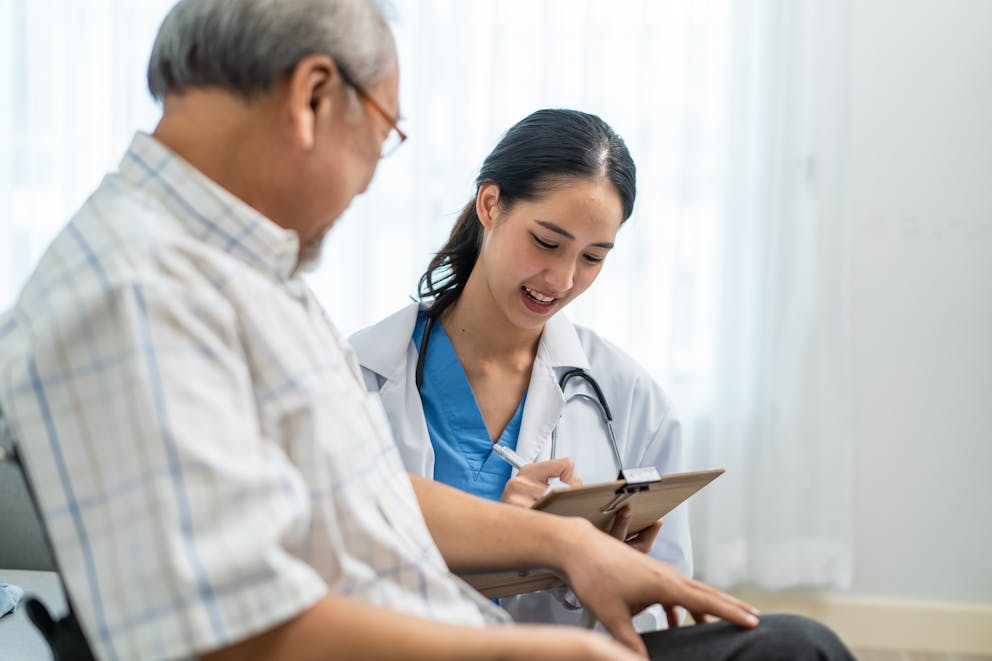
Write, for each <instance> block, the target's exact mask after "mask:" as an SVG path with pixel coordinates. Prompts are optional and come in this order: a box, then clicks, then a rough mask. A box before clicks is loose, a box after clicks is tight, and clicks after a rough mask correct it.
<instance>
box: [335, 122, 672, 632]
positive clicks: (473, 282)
mask: <svg viewBox="0 0 992 661" xmlns="http://www.w3.org/2000/svg"><path fill="white" fill-rule="evenodd" d="M476 187H477V190H476V195H475V197H474V199H472V200H471V201H470V202H469V203H468V205H467V206H466V207H465V209H464V211H463V212H462V213H461V215H460V217H459V218H458V221H457V223H456V224H455V227H454V229H453V230H452V232H451V236H450V238H449V240H448V242H447V244H446V245H445V246H444V247H443V248H442V249H441V251H440V252H438V253H437V255H436V256H435V258H434V259H433V260H432V261H431V263H430V265H429V266H428V268H427V271H426V272H425V273H424V275H423V277H422V278H421V280H420V295H421V301H429V303H425V302H421V303H419V304H412V305H410V306H409V307H407V308H405V309H403V310H400V311H399V312H397V313H395V314H393V315H392V316H390V317H388V318H387V319H385V320H383V321H381V322H379V323H378V324H376V325H374V326H371V327H369V328H366V329H364V330H362V331H360V332H358V333H357V334H356V335H354V336H353V337H352V338H351V342H352V344H353V346H354V348H355V351H356V352H357V354H358V358H359V362H360V363H361V366H362V372H363V375H364V378H365V382H366V385H367V387H368V388H369V390H370V391H373V392H378V393H379V396H380V399H381V401H382V404H383V406H384V408H385V410H386V413H387V415H388V417H389V421H390V423H391V425H392V428H393V432H394V436H395V438H396V442H397V444H398V445H399V449H400V454H401V455H402V457H403V461H404V463H405V464H406V468H407V469H408V470H409V471H411V472H412V473H415V474H417V475H421V476H425V477H431V478H434V479H437V480H441V481H443V482H446V483H448V484H451V485H453V486H456V487H459V488H461V489H463V490H466V491H469V492H472V493H475V494H477V495H480V496H484V497H488V498H491V499H494V500H498V499H502V500H504V501H506V502H510V503H515V504H519V505H523V506H530V505H531V504H532V503H533V502H534V501H535V500H536V499H537V498H539V497H540V496H541V495H542V494H543V493H544V491H545V489H546V488H547V481H548V479H549V478H551V477H559V478H560V479H561V480H562V481H564V482H566V483H568V484H571V485H575V484H578V483H579V482H580V480H581V481H584V482H586V483H592V482H602V481H609V480H615V479H616V478H617V474H618V472H619V470H620V466H618V465H617V464H618V462H617V459H619V462H620V463H622V465H623V467H624V468H633V467H641V466H654V467H656V468H657V469H658V472H659V473H661V474H664V473H670V472H677V471H680V470H682V468H683V463H682V436H681V428H680V425H679V422H678V420H677V419H676V418H675V416H674V413H673V412H672V408H671V404H670V403H669V400H668V398H667V397H666V396H665V393H664V392H663V391H662V390H661V388H660V387H659V386H658V385H657V384H656V383H655V382H654V381H653V380H652V379H651V377H650V376H649V375H648V374H647V372H646V371H645V370H643V369H642V368H641V367H639V366H638V365H637V364H636V363H635V362H634V361H633V360H632V359H631V358H630V357H629V356H628V355H627V354H625V353H624V352H623V351H621V350H620V349H618V348H617V347H616V346H614V345H612V344H610V343H609V342H607V341H606V340H604V339H603V338H601V337H599V336H598V335H597V334H596V333H594V332H593V331H591V330H589V329H587V328H584V327H582V326H578V325H576V324H573V323H572V322H571V321H569V320H568V318H567V317H566V316H565V315H564V314H560V313H561V310H562V309H563V308H564V307H565V306H566V305H568V304H569V303H570V302H571V301H572V300H573V299H575V297H577V296H579V295H580V294H581V293H582V292H583V291H585V289H586V288H587V287H589V286H590V285H591V284H592V283H593V281H594V280H595V279H596V276H597V275H598V274H599V272H600V269H601V268H602V267H603V262H604V260H605V259H606V257H607V255H608V254H609V252H610V249H611V248H612V247H613V244H614V241H615V238H616V234H617V230H618V229H619V228H620V225H622V224H623V222H624V221H626V220H627V218H629V217H630V214H631V211H632V209H633V205H634V196H635V168H634V163H633V161H632V159H631V157H630V153H629V152H628V151H627V147H626V146H625V144H624V142H623V140H621V138H620V137H619V136H618V135H617V134H616V133H614V132H613V130H612V129H611V128H610V127H609V126H608V125H607V124H606V123H605V122H603V121H602V120H601V119H600V118H598V117H596V116H594V115H590V114H586V113H582V112H577V111H574V110H540V111H537V112H535V113H533V114H531V115H530V116H528V117H526V118H525V119H523V120H522V121H520V122H519V123H517V124H516V125H515V126H513V127H512V128H511V129H510V130H509V131H507V133H506V134H505V135H504V136H503V138H502V139H501V140H500V142H499V144H498V145H496V148H495V149H494V150H493V152H492V153H491V154H489V156H488V157H487V158H486V160H485V162H484V163H483V165H482V169H481V171H480V173H479V176H478V178H477V179H476ZM573 370H582V371H583V374H582V375H580V376H578V377H573V378H570V379H569V380H568V381H567V383H566V384H565V386H564V389H563V388H562V386H561V385H560V383H561V380H562V377H563V376H564V375H565V374H566V373H568V372H570V371H573ZM585 376H589V377H591V379H586V378H585ZM593 383H596V384H598V386H599V388H600V390H601V391H602V400H603V403H604V404H605V405H606V406H607V407H608V408H609V410H610V411H611V412H612V415H613V429H614V432H615V437H616V440H615V443H613V442H612V441H611V436H610V434H609V433H608V429H607V427H606V425H605V419H604V416H603V411H602V410H601V408H600V404H599V401H600V399H599V398H597V393H596V391H595V386H594V385H593ZM494 444H500V445H504V446H508V447H509V448H511V449H514V450H515V451H516V453H517V454H518V455H521V456H522V457H523V458H524V459H525V460H527V461H529V462H535V463H532V464H529V465H527V466H525V467H524V468H523V469H521V470H520V471H519V472H518V471H515V470H514V469H513V468H512V467H511V466H510V465H509V464H508V463H507V462H506V461H505V460H504V459H503V458H502V457H501V456H499V455H498V454H497V453H496V452H494V451H493V445H494ZM552 446H554V448H553V447H552ZM617 455H619V456H617ZM623 514H624V516H619V517H618V518H617V520H616V522H615V523H614V526H613V530H612V531H611V533H612V534H614V535H615V536H617V537H619V538H621V539H627V541H628V543H629V544H632V545H634V546H635V547H637V548H639V549H641V550H642V551H644V552H649V553H650V554H651V555H652V556H655V557H656V558H658V559H660V560H663V561H665V562H668V563H670V564H672V565H674V566H675V567H677V568H678V569H679V570H680V571H682V572H683V573H684V574H686V575H690V574H691V571H692V551H691V545H690V541H689V529H688V522H687V517H686V512H685V509H684V507H679V508H677V509H676V510H674V511H673V512H671V513H670V514H669V515H668V516H666V517H665V521H664V525H663V526H662V525H661V522H660V521H659V522H658V523H656V524H655V525H654V526H652V527H649V528H648V529H646V530H645V531H644V532H642V533H641V534H640V535H636V536H634V537H633V538H627V530H626V524H627V521H628V520H629V518H628V517H627V516H626V515H627V514H628V513H627V512H626V511H624V512H623ZM563 592H564V591H558V592H557V593H555V594H552V593H551V592H547V591H546V592H538V593H533V594H527V595H521V596H518V597H511V598H509V599H503V600H502V601H501V603H502V605H503V606H504V607H505V608H506V609H507V610H508V611H510V613H511V614H512V615H513V616H514V618H515V619H516V620H518V621H531V622H561V623H572V624H576V623H578V622H579V620H580V617H581V611H579V610H577V609H576V607H577V606H578V605H577V604H575V603H573V602H572V600H571V599H572V598H570V597H569V596H568V595H566V594H563ZM635 626H637V628H638V629H639V630H640V631H649V630H655V629H662V628H665V626H666V616H665V614H664V613H663V612H662V611H661V609H660V608H659V607H653V608H652V609H649V610H648V611H645V612H644V613H641V614H640V615H638V616H637V618H635Z"/></svg>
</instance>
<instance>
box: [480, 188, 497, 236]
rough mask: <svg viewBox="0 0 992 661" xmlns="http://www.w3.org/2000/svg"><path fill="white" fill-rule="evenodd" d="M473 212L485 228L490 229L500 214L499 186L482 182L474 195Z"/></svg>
mask: <svg viewBox="0 0 992 661" xmlns="http://www.w3.org/2000/svg"><path fill="white" fill-rule="evenodd" d="M475 213H476V214H478V216H479V222H480V223H482V226H483V227H484V228H485V229H487V230H488V229H492V228H493V225H495V224H496V220H497V219H498V218H499V215H500V206H499V186H497V185H496V184H482V185H481V186H479V192H478V193H476V195H475Z"/></svg>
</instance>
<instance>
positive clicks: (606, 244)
mask: <svg viewBox="0 0 992 661" xmlns="http://www.w3.org/2000/svg"><path fill="white" fill-rule="evenodd" d="M534 222H535V223H537V224H538V225H540V226H541V227H543V228H544V229H546V230H549V231H551V232H554V233H555V234H560V235H561V236H563V237H565V238H566V239H571V240H572V241H575V235H574V234H572V233H571V232H569V231H568V230H567V229H565V228H564V227H559V226H558V225H555V224H554V223H552V222H549V221H547V220H536V219H535V220H534ZM589 245H591V246H594V247H596V248H605V249H606V250H611V249H612V248H613V243H611V242H609V241H601V242H599V243H591V244H589Z"/></svg>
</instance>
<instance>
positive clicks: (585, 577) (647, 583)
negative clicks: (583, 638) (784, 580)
mask: <svg viewBox="0 0 992 661" xmlns="http://www.w3.org/2000/svg"><path fill="white" fill-rule="evenodd" d="M569 522H570V525H572V526H573V528H574V532H573V534H572V535H571V537H570V538H569V541H568V542H567V543H566V545H567V547H568V548H567V549H562V551H561V558H562V564H563V569H564V572H565V574H566V576H567V578H568V581H569V583H570V584H571V587H572V590H573V591H574V592H575V594H576V596H578V598H579V599H580V600H581V601H582V604H583V606H585V607H586V608H587V609H589V610H590V611H591V612H592V614H593V615H595V616H596V619H598V620H599V621H600V622H601V623H602V624H603V626H604V627H606V629H607V630H608V631H609V632H610V633H611V634H612V635H613V637H614V638H616V639H617V640H618V641H620V642H622V643H623V644H624V645H626V646H627V647H629V648H630V649H632V650H634V651H636V652H639V653H640V654H642V655H644V654H646V650H645V648H644V642H643V641H642V640H641V637H640V636H639V635H638V634H637V632H636V631H635V630H634V625H633V622H632V621H631V618H632V617H633V616H634V615H635V614H637V613H639V612H640V611H642V610H644V609H645V608H647V607H648V606H651V605H653V604H661V605H662V606H663V607H664V609H665V612H666V614H667V615H668V617H669V620H670V622H669V625H670V626H678V622H677V618H676V611H675V607H677V606H681V607H682V608H685V609H686V610H688V611H689V613H691V614H692V617H693V619H694V620H695V621H696V622H703V621H705V620H706V616H707V615H715V616H717V617H719V618H722V619H725V620H728V621H730V622H733V623H734V624H737V625H739V626H742V627H748V628H750V627H754V626H756V625H757V624H758V620H757V618H756V617H755V616H756V615H757V613H758V611H757V609H755V608H754V607H753V606H751V605H749V604H747V603H745V602H743V601H741V600H739V599H736V598H734V597H732V596H730V595H728V594H724V593H723V592H720V591H719V590H717V589H715V588H712V587H710V586H708V585H705V584H703V583H700V582H699V581H694V580H692V579H688V578H685V577H684V576H682V575H681V574H680V573H679V572H678V570H677V569H675V567H672V566H671V565H669V564H667V563H663V562H659V561H658V560H655V559H654V558H651V557H650V556H647V555H644V554H642V553H638V552H637V551H635V550H634V549H632V548H631V547H629V546H627V545H626V544H622V543H620V542H619V541H618V540H617V539H615V538H614V537H610V536H608V535H603V534H601V533H600V532H599V531H598V530H597V529H596V528H595V527H594V526H593V525H592V524H590V523H589V522H588V521H586V520H584V519H578V518H574V519H570V520H569ZM673 618H674V619H675V621H674V622H672V621H671V620H673Z"/></svg>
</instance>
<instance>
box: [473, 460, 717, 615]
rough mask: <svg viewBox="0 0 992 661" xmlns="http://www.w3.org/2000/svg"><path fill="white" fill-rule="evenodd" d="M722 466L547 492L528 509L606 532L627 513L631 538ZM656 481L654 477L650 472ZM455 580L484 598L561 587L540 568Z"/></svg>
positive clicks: (552, 575) (476, 574)
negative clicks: (618, 515) (619, 514)
mask: <svg viewBox="0 0 992 661" xmlns="http://www.w3.org/2000/svg"><path fill="white" fill-rule="evenodd" d="M723 472H724V471H723V469H722V468H717V469H713V470H705V471H692V472H688V473H671V474H669V475H662V476H661V478H660V479H651V480H650V481H644V482H640V481H633V480H631V481H628V480H616V481H615V482H600V483H597V484H584V485H582V486H580V487H575V488H572V489H560V490H555V491H551V492H550V493H548V494H546V495H545V496H544V497H543V498H541V500H539V501H537V502H536V503H534V509H536V510H540V511H542V512H548V513H549V514H558V515H560V516H581V517H583V518H585V519H587V520H589V521H590V522H592V524H593V525H595V526H596V527H597V528H599V529H600V530H602V531H604V532H606V531H608V530H609V529H610V526H612V525H613V519H614V518H615V517H616V513H617V510H619V509H620V508H621V507H623V506H624V505H629V506H630V509H631V519H630V527H629V534H631V535H633V534H636V533H638V532H640V531H642V530H644V529H645V528H647V527H648V526H650V525H651V524H652V523H654V522H655V521H657V520H658V519H660V518H662V517H663V516H665V515H666V514H668V513H669V512H671V511H672V510H673V509H675V508H676V507H678V506H679V505H680V504H681V503H683V502H684V501H685V500H686V499H687V498H689V496H691V495H692V494H694V493H696V492H697V491H699V490H700V489H702V488H703V487H705V486H706V485H707V484H709V483H710V482H712V481H713V480H715V479H716V478H717V477H719V476H720V475H722V474H723ZM655 478H657V473H655ZM458 576H459V577H460V578H461V579H462V580H464V581H465V582H466V583H468V584H469V585H471V586H472V587H473V588H475V589H476V590H478V591H479V592H480V593H482V595H483V596H485V597H488V598H490V599H498V598H501V597H510V596H513V595H517V594H524V593H527V592H535V591H537V590H546V589H548V588H553V587H557V586H560V585H564V581H562V579H561V578H559V577H558V576H557V575H556V574H555V573H554V572H552V571H551V570H550V569H547V568H545V567H536V568H527V569H520V570H505V569H504V570H499V571H467V572H459V574H458Z"/></svg>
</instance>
